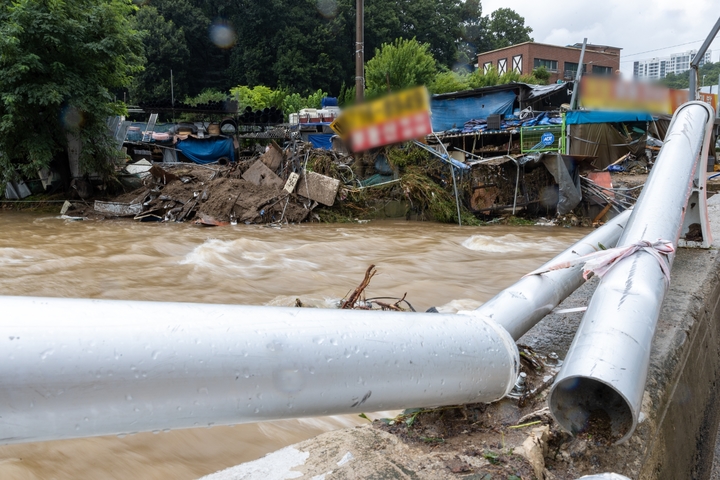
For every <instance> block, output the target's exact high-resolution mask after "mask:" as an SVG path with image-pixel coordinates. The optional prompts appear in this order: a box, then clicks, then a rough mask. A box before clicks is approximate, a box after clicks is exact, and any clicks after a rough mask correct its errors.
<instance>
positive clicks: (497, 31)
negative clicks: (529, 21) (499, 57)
mask: <svg viewBox="0 0 720 480" xmlns="http://www.w3.org/2000/svg"><path fill="white" fill-rule="evenodd" d="M487 28H488V35H489V37H490V39H491V41H490V44H491V47H492V48H491V50H494V49H496V48H504V47H509V46H510V45H516V44H518V43H523V42H531V41H532V40H533V39H532V37H530V34H531V33H532V28H530V27H528V26H526V25H525V18H524V17H522V16H520V15H519V14H518V13H517V12H515V11H514V10H512V9H510V8H498V9H497V10H495V11H494V12H492V13H491V14H490V17H489V20H488V23H487Z"/></svg>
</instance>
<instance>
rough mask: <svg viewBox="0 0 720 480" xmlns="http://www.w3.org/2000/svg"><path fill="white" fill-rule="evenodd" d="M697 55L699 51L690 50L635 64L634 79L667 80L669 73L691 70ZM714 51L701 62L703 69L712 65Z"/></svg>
mask: <svg viewBox="0 0 720 480" xmlns="http://www.w3.org/2000/svg"><path fill="white" fill-rule="evenodd" d="M695 55H697V50H690V51H687V52H682V53H672V54H670V56H669V57H662V58H658V57H655V58H648V59H645V60H638V61H636V62H634V63H633V77H634V78H639V79H647V80H658V79H660V78H665V77H666V76H667V74H668V73H674V74H676V75H677V74H679V73H683V72H685V71H687V70H690V62H691V61H692V60H693V58H695ZM711 58H712V50H708V51H707V52H705V55H703V58H702V60H701V61H700V66H701V67H702V66H703V65H705V64H706V63H710V62H711Z"/></svg>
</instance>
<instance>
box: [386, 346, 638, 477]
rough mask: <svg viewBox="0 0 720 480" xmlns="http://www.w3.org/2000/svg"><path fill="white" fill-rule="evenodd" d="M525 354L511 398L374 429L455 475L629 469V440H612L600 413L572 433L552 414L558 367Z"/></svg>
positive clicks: (427, 412) (416, 415)
mask: <svg viewBox="0 0 720 480" xmlns="http://www.w3.org/2000/svg"><path fill="white" fill-rule="evenodd" d="M521 359H522V360H523V362H522V364H523V365H522V371H523V372H525V373H526V374H527V377H526V387H525V391H524V393H522V394H518V395H515V396H514V398H505V399H503V400H501V401H499V402H496V403H492V404H473V405H464V406H459V407H441V408H437V409H411V410H406V411H404V412H403V413H402V414H401V415H399V416H398V417H396V418H393V419H382V420H376V421H374V422H373V427H375V428H377V429H380V430H382V431H384V432H387V433H390V434H392V435H394V436H396V437H397V438H398V439H399V440H400V441H402V442H403V443H405V444H407V445H409V446H412V447H414V448H419V449H421V451H423V452H424V453H425V454H426V455H425V456H424V457H423V458H425V460H422V459H421V460H420V462H423V461H425V462H427V465H426V466H425V468H426V469H429V468H431V466H430V463H434V464H436V463H437V460H438V458H442V459H444V463H445V465H444V470H445V471H444V472H443V473H444V474H445V473H447V474H453V475H454V476H456V477H457V478H468V479H482V480H485V479H488V480H489V479H503V480H505V479H507V480H516V479H523V480H527V479H546V480H551V479H554V480H576V479H577V478H579V477H581V476H583V475H588V474H591V473H601V472H617V473H625V474H627V473H629V472H628V466H627V465H626V463H627V459H628V446H627V445H625V446H613V445H612V443H613V442H614V441H615V440H617V439H613V438H611V436H610V434H609V431H608V429H607V428H604V426H605V425H606V422H603V421H602V419H601V418H595V421H593V419H592V418H591V419H590V421H589V424H588V426H587V427H586V430H585V431H583V432H580V433H578V435H577V436H575V437H573V436H571V435H570V434H569V433H567V432H565V431H563V430H562V429H561V428H560V427H559V425H558V424H557V423H556V422H555V421H554V420H553V418H552V417H551V415H550V413H549V410H548V408H547V401H546V395H547V393H548V391H549V386H550V385H551V384H552V381H553V379H554V376H555V374H556V373H557V371H558V370H559V366H553V365H546V364H545V363H544V359H545V357H544V356H543V355H540V354H538V353H536V352H534V351H532V349H530V348H521ZM415 460H416V461H417V460H418V459H417V458H416V459H415ZM434 468H437V466H436V465H435V467H434ZM453 475H450V478H452V476H453Z"/></svg>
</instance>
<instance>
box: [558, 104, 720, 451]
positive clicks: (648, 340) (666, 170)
mask: <svg viewBox="0 0 720 480" xmlns="http://www.w3.org/2000/svg"><path fill="white" fill-rule="evenodd" d="M713 117H714V112H713V110H712V108H711V107H710V106H709V105H707V104H705V103H702V102H689V103H686V104H684V105H682V106H681V107H680V108H679V109H678V110H677V111H676V112H675V115H674V116H673V120H672V122H671V124H670V128H669V130H668V133H667V135H666V137H665V144H664V145H663V147H662V149H661V150H660V154H659V156H658V159H657V162H656V164H655V166H654V167H653V169H652V172H651V174H650V176H649V178H648V181H647V183H646V184H645V188H644V189H643V191H642V193H641V195H640V198H639V199H638V201H637V203H636V205H635V208H634V209H633V213H632V215H631V217H630V220H629V221H628V224H627V227H626V228H625V231H624V232H623V234H622V236H621V238H620V240H619V242H618V246H620V247H622V246H630V245H634V244H637V243H638V242H640V241H643V240H647V241H649V242H656V241H657V240H659V239H663V240H668V241H670V242H672V243H673V245H677V243H678V239H679V237H680V235H681V233H682V232H683V219H684V217H685V215H686V209H687V208H690V207H692V208H695V207H696V206H692V205H688V198H689V197H690V194H691V192H692V190H693V187H694V185H693V179H694V178H695V174H696V171H697V169H701V171H704V169H705V165H706V162H707V148H708V143H709V141H710V132H711V128H712V122H713ZM705 200H706V198H705V196H704V192H703V196H702V199H701V201H705ZM666 258H667V260H664V259H657V258H656V257H655V256H654V255H651V254H649V253H648V252H645V251H642V250H641V251H638V252H637V253H635V254H633V255H630V256H629V257H627V258H624V259H622V260H620V261H618V262H617V264H616V265H615V266H614V267H613V268H612V269H611V270H610V271H609V272H607V274H606V275H605V276H604V277H603V278H602V280H601V281H600V284H599V285H598V287H597V290H596V291H595V293H594V295H593V297H592V299H591V301H590V304H589V306H588V310H587V312H586V314H585V316H584V318H583V320H582V323H581V324H580V327H579V329H578V332H577V334H576V335H575V338H574V339H573V342H572V344H571V346H570V349H569V351H568V353H567V356H566V357H565V362H564V364H563V367H562V369H561V370H560V373H559V374H558V377H557V379H556V381H555V384H554V385H553V387H552V390H551V391H550V394H549V403H550V410H551V412H552V415H553V416H554V417H555V419H556V420H557V421H558V423H559V424H560V425H561V426H563V427H564V428H565V429H567V430H569V431H571V432H573V433H577V432H580V431H583V430H584V429H585V428H586V427H587V426H588V422H589V421H596V422H597V421H600V422H603V421H608V419H609V422H610V428H611V435H612V437H613V439H614V440H616V441H617V443H620V442H623V441H625V440H627V439H628V438H630V436H631V435H632V433H633V431H634V430H635V427H636V426H637V423H638V416H639V414H640V407H641V404H642V397H643V392H644V391H645V381H646V379H647V372H648V367H649V362H650V348H651V344H652V339H653V336H654V333H655V326H656V323H657V319H658V317H659V315H660V308H661V305H662V303H663V299H664V298H665V293H666V292H667V288H668V282H669V279H666V276H665V273H664V272H663V267H665V268H666V269H667V270H668V271H669V269H670V267H671V266H672V261H673V259H674V253H672V254H670V255H669V256H668V257H666ZM660 262H663V263H666V264H665V265H661V263H660ZM593 417H594V418H593Z"/></svg>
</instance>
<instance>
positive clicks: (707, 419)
mask: <svg viewBox="0 0 720 480" xmlns="http://www.w3.org/2000/svg"><path fill="white" fill-rule="evenodd" d="M710 203H711V206H710V216H711V224H712V227H713V232H715V235H716V237H718V239H719V240H720V196H717V197H715V198H713V199H711V202H710ZM719 245H720V242H719V241H718V240H716V241H715V244H714V246H713V248H712V249H711V250H689V249H681V250H680V251H679V252H678V254H677V257H676V260H675V264H674V266H673V271H672V282H671V286H670V290H669V292H668V295H667V297H666V298H665V302H664V304H663V309H662V314H661V317H660V319H659V322H658V326H657V330H656V332H655V337H654V340H653V350H652V355H651V359H650V371H649V375H648V382H647V385H646V390H645V396H644V400H643V408H642V413H641V422H640V424H639V426H638V428H637V430H636V432H635V434H634V435H633V436H632V437H631V438H630V440H629V441H628V442H627V443H625V444H623V445H618V446H607V445H604V444H602V442H598V441H597V439H593V438H590V436H584V435H580V436H579V437H571V436H569V435H568V434H567V433H565V432H562V431H560V430H559V427H558V426H557V425H556V424H554V422H553V421H552V419H551V418H549V417H548V416H544V415H542V414H538V415H536V417H533V418H539V419H540V422H535V423H542V424H544V425H547V428H549V430H548V438H547V440H543V441H542V442H539V441H538V445H539V446H540V450H539V451H542V457H543V458H542V460H543V461H544V465H542V466H541V468H540V469H539V470H538V465H537V463H533V462H531V461H530V460H528V459H532V458H533V456H537V455H538V453H537V451H535V452H527V451H524V450H523V449H522V446H523V445H524V444H525V445H527V444H528V439H532V438H533V435H535V436H537V435H538V433H537V432H534V433H530V432H528V431H527V430H528V429H526V430H525V431H524V432H520V431H519V430H509V428H510V426H512V425H514V424H515V423H517V422H518V420H519V419H520V418H521V417H522V416H524V415H526V414H527V413H528V411H533V410H535V411H536V410H538V409H541V408H542V407H544V406H545V401H544V399H543V398H541V396H539V397H538V398H537V399H536V401H534V402H530V404H529V405H524V406H521V407H520V406H518V405H517V401H511V400H505V401H502V402H498V403H496V404H493V405H489V406H481V407H478V406H467V407H463V409H464V411H465V412H466V413H464V414H465V415H466V416H467V412H470V413H472V414H473V415H476V416H477V415H478V412H480V414H481V415H482V416H483V418H486V419H487V418H490V419H492V421H493V422H494V429H495V430H496V433H497V434H496V436H495V438H494V439H493V438H492V437H489V436H488V435H491V432H490V430H492V429H486V430H487V431H485V433H484V434H483V435H484V436H483V437H482V445H480V446H479V447H478V448H480V449H481V450H480V451H482V448H484V447H483V445H484V446H487V445H490V446H497V447H499V446H500V445H502V449H503V451H508V452H513V451H514V452H515V453H518V452H519V454H520V455H519V456H520V457H522V458H518V456H517V455H514V454H513V455H511V456H512V457H513V458H512V459H508V460H507V462H508V464H509V465H510V464H511V466H512V469H513V471H514V472H516V473H514V474H515V475H517V476H518V477H520V478H523V479H526V478H540V477H544V478H546V479H557V480H564V479H576V478H578V477H580V476H582V475H589V474H593V473H602V472H615V473H619V474H623V475H626V476H628V477H630V478H633V479H684V478H709V476H710V474H711V471H712V465H713V457H714V451H715V439H716V438H715V437H716V435H717V432H718V423H719V420H720V416H719V415H718V411H719V409H718V389H717V385H718V381H719V380H720V321H719V319H720V254H719V251H718V246H719ZM596 284H597V282H596V281H590V282H588V283H587V284H585V285H584V286H583V287H581V288H580V289H579V290H578V291H577V292H575V293H574V294H573V295H572V296H570V297H569V298H568V299H567V300H566V301H565V302H564V303H563V304H562V305H561V307H560V308H570V307H576V306H585V305H587V302H588V300H589V298H590V296H591V295H592V293H593V291H594V288H595V286H596ZM581 318H582V313H571V314H564V315H563V314H560V315H559V314H551V315H549V316H547V317H546V318H545V319H544V320H543V321H542V322H540V323H539V324H538V325H537V326H536V327H534V328H533V329H532V330H530V331H529V332H528V333H527V334H526V335H525V336H524V337H523V338H521V339H520V341H519V342H518V343H519V344H524V345H528V346H529V347H532V348H533V349H534V350H535V351H537V352H540V353H545V354H547V353H550V352H551V351H554V352H557V353H558V354H559V355H560V357H561V358H562V357H564V354H565V353H566V352H567V349H568V347H569V345H570V342H571V341H572V337H573V335H574V333H575V330H576V328H577V326H578V324H579V322H580V320H581ZM473 409H474V413H473ZM535 413H537V412H535ZM428 415H430V414H428ZM427 418H428V421H427V422H430V421H431V420H432V418H433V417H432V416H428V417H427ZM468 418H469V417H468ZM427 422H426V423H427ZM467 422H468V425H470V424H471V419H468V420H467ZM376 424H377V422H376ZM377 426H378V425H375V426H366V427H360V428H354V429H346V430H340V431H336V432H330V433H327V434H324V435H321V436H319V437H316V438H314V439H310V440H307V441H305V442H302V443H299V444H297V445H294V446H293V447H288V448H291V449H294V452H292V451H288V450H287V449H283V450H280V451H279V452H276V453H274V454H270V455H269V456H268V457H265V458H264V459H260V460H258V461H256V462H249V463H247V464H243V465H241V466H239V467H234V468H235V469H238V470H235V471H234V472H233V469H229V470H226V471H224V472H220V473H218V474H214V475H211V476H208V477H205V478H206V479H212V480H229V479H256V478H257V479H261V478H262V479H263V480H268V479H271V478H302V479H313V480H319V479H325V480H331V479H346V478H347V479H350V478H378V479H380V478H403V479H404V478H421V479H424V478H428V479H429V478H437V479H442V478H468V479H469V478H475V479H483V478H489V477H486V474H487V472H489V471H490V470H488V467H489V463H488V462H487V461H486V459H485V458H483V457H482V456H480V457H477V456H468V455H466V451H465V450H464V447H462V445H466V444H468V443H471V441H474V442H475V443H476V444H479V443H480V441H481V440H480V439H481V437H476V438H474V440H473V437H471V436H469V435H470V433H468V432H462V433H463V434H467V435H468V436H467V437H463V438H468V440H465V441H464V443H462V442H455V443H452V442H448V444H446V445H444V446H433V447H428V446H427V445H422V444H421V443H417V441H413V440H412V439H409V438H408V437H407V436H404V435H396V434H392V433H388V432H386V431H382V430H380V429H379V428H376V427H377ZM535 426H538V425H535ZM510 432H517V434H515V436H514V437H512V436H510V435H509V433H510ZM454 435H456V436H457V435H459V434H454ZM501 442H502V443H501ZM530 444H532V442H530ZM476 446H477V445H476ZM514 449H515V450H514ZM284 451H285V453H283V454H282V455H285V457H287V456H288V452H290V453H292V455H294V457H292V458H295V459H296V460H295V461H296V464H295V465H294V466H291V467H290V468H289V469H285V470H284V471H285V473H284V474H283V475H284V476H277V477H276V476H272V475H267V474H266V473H262V471H263V470H262V469H258V468H257V467H262V465H265V466H267V465H287V462H286V461H285V463H282V462H283V461H281V459H282V458H283V456H282V455H280V452H284ZM276 455H279V456H277V457H275V456H276ZM301 457H302V460H299V459H300V458H301ZM458 461H459V462H461V463H459V464H458V465H462V466H463V468H459V469H454V468H453V465H454V463H453V462H458ZM257 462H260V463H257ZM263 462H264V463H263ZM343 462H344V463H343ZM252 464H254V467H253V468H256V470H247V468H248V466H250V465H252ZM283 468H284V467H283ZM243 469H244V470H243ZM253 472H254V473H253ZM492 478H511V477H508V475H506V474H505V476H493V477H492Z"/></svg>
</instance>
